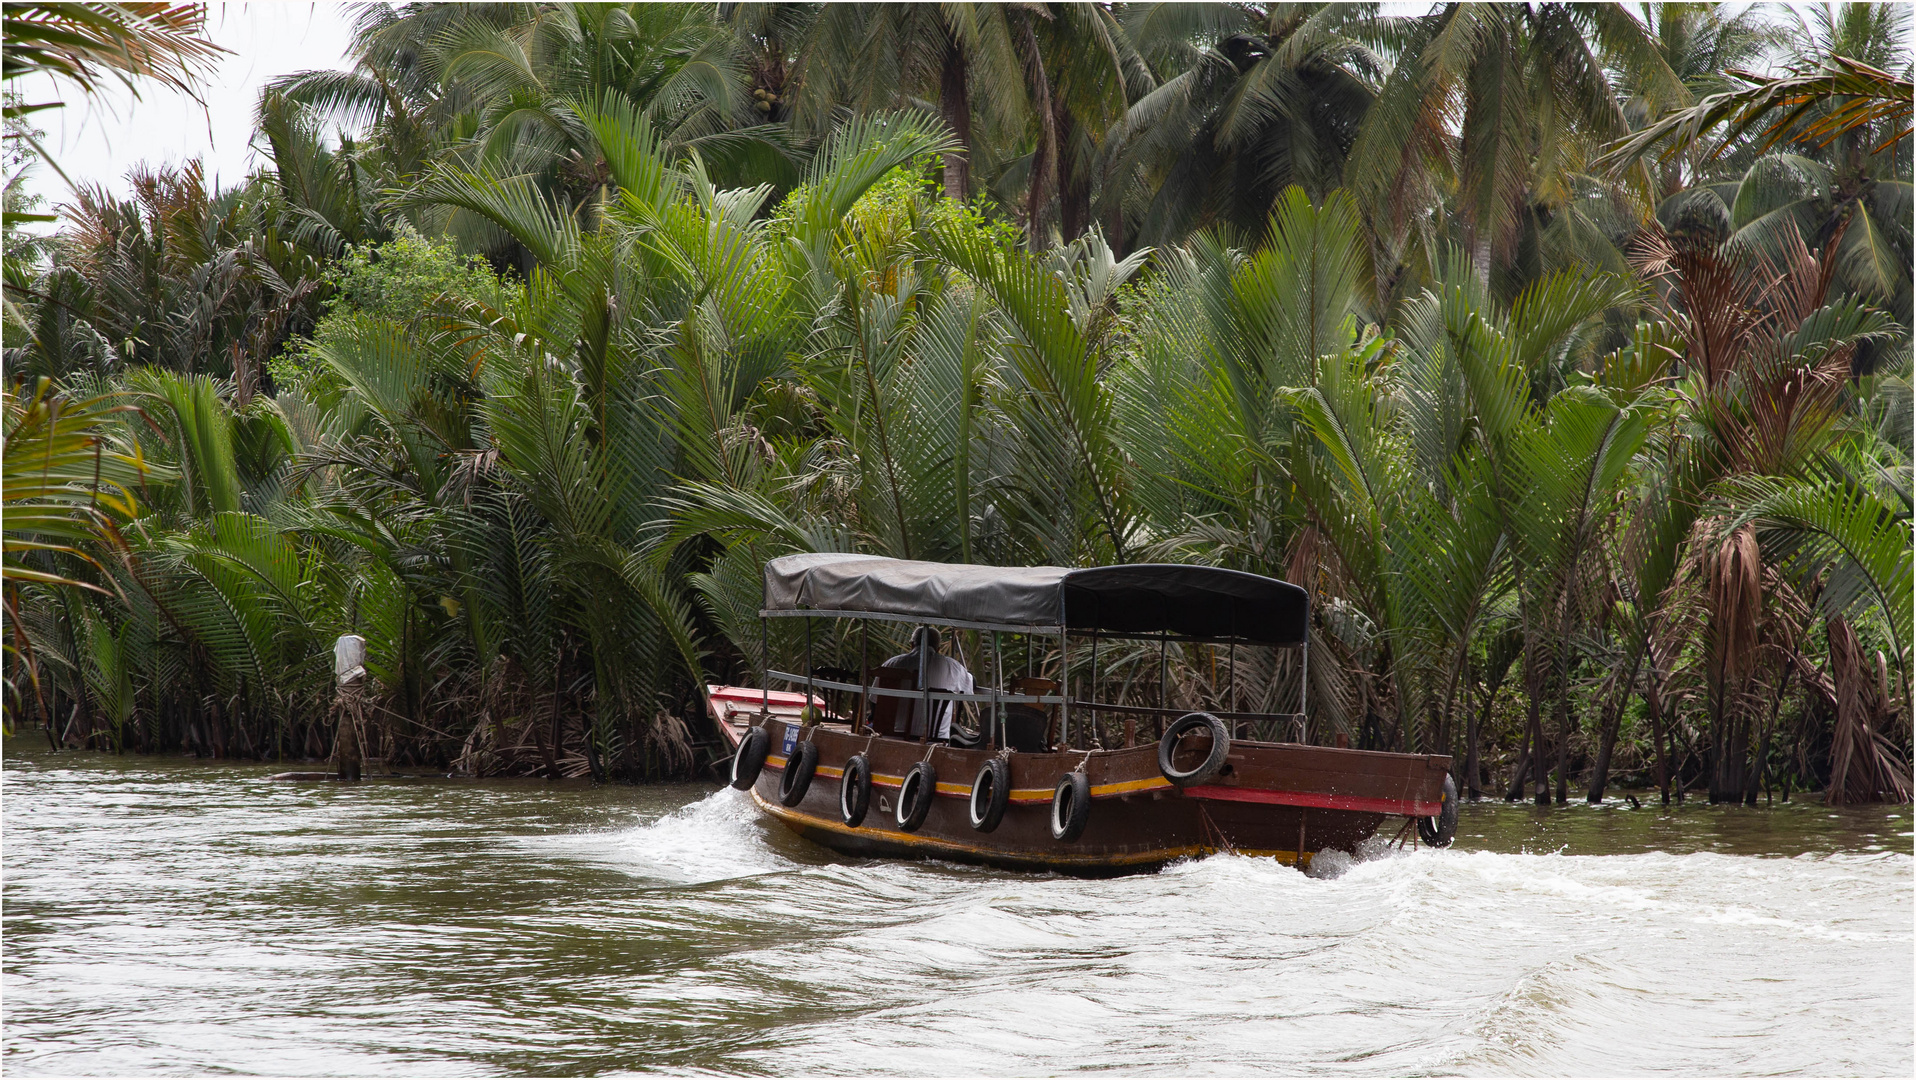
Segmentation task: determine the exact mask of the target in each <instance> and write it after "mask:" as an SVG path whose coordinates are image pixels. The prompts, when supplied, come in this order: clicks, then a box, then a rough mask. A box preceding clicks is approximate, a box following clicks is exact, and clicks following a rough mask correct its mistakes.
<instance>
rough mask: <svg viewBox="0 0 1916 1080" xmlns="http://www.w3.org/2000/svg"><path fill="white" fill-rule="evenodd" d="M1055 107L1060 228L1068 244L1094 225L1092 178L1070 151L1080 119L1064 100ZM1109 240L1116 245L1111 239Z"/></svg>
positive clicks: (1108, 240)
mask: <svg viewBox="0 0 1916 1080" xmlns="http://www.w3.org/2000/svg"><path fill="white" fill-rule="evenodd" d="M1054 109H1055V111H1056V113H1057V117H1058V119H1057V123H1056V127H1057V129H1058V228H1059V230H1060V231H1061V232H1062V233H1063V235H1064V242H1065V243H1067V244H1069V243H1071V242H1072V241H1074V240H1076V239H1077V238H1078V237H1080V236H1083V235H1084V233H1085V230H1086V229H1089V228H1090V227H1091V178H1090V177H1088V176H1085V175H1084V174H1083V173H1081V172H1080V171H1079V170H1078V169H1077V167H1076V163H1075V162H1074V160H1073V155H1072V152H1071V143H1072V139H1073V138H1074V137H1075V136H1076V135H1077V132H1078V122H1077V120H1076V119H1074V118H1073V117H1072V115H1071V110H1069V109H1067V108H1065V106H1064V102H1063V101H1059V102H1057V103H1056V105H1055V106H1054ZM1107 242H1108V243H1111V245H1112V246H1113V247H1116V246H1117V244H1116V242H1115V241H1112V240H1110V239H1109V238H1107Z"/></svg>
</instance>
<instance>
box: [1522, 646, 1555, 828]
mask: <svg viewBox="0 0 1916 1080" xmlns="http://www.w3.org/2000/svg"><path fill="white" fill-rule="evenodd" d="M1527 674H1528V678H1527V679H1526V680H1525V681H1526V682H1527V683H1528V684H1529V685H1527V686H1526V687H1525V688H1524V690H1525V696H1526V697H1527V698H1528V699H1529V700H1528V702H1527V704H1526V705H1525V706H1524V720H1525V723H1526V724H1527V725H1528V726H1529V728H1530V771H1531V780H1532V782H1533V783H1534V784H1535V791H1536V801H1537V805H1538V806H1549V805H1550V766H1549V762H1548V761H1547V760H1546V758H1545V756H1544V749H1543V703H1542V698H1543V694H1544V684H1545V683H1546V681H1547V680H1548V679H1549V677H1550V676H1549V674H1548V673H1545V674H1543V675H1541V676H1539V675H1537V674H1536V673H1535V672H1528V673H1527Z"/></svg>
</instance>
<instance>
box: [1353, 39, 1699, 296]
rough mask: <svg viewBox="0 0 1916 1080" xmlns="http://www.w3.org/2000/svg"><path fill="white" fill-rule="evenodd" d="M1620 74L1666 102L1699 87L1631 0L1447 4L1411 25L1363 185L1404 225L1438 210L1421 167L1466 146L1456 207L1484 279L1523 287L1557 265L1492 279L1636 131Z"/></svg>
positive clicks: (1372, 128)
mask: <svg viewBox="0 0 1916 1080" xmlns="http://www.w3.org/2000/svg"><path fill="white" fill-rule="evenodd" d="M1613 71H1618V72H1628V73H1630V74H1631V75H1632V76H1633V79H1634V84H1635V86H1636V87H1637V92H1638V94H1639V95H1640V96H1642V97H1644V98H1646V99H1647V100H1650V101H1652V102H1654V103H1656V104H1657V105H1659V106H1661V105H1662V104H1665V103H1675V102H1678V101H1681V100H1683V98H1684V96H1685V91H1684V89H1683V86H1682V84H1681V83H1680V82H1679V81H1678V79H1677V77H1676V75H1675V73H1673V72H1672V71H1671V70H1670V68H1669V65H1668V64H1667V63H1666V62H1665V61H1664V58H1663V57H1662V55H1661V54H1660V53H1659V51H1658V49H1657V46H1656V42H1655V40H1654V39H1653V38H1652V37H1651V35H1650V33H1649V31H1648V30H1647V28H1646V27H1645V26H1644V25H1643V24H1642V23H1640V22H1638V21H1637V20H1636V19H1635V18H1634V17H1633V16H1632V15H1631V14H1630V13H1629V12H1627V11H1625V10H1624V9H1623V8H1621V7H1618V6H1615V5H1608V4H1564V3H1541V4H1480V3H1451V4H1445V5H1443V6H1441V7H1440V8H1439V9H1437V10H1436V11H1434V12H1432V13H1431V14H1430V15H1427V16H1424V17H1422V18H1420V19H1417V20H1415V22H1414V23H1413V24H1412V25H1411V26H1409V27H1408V28H1406V29H1405V30H1404V31H1402V32H1401V35H1400V43H1399V46H1398V49H1397V63H1396V66H1395V67H1394V68H1392V70H1391V72H1390V76H1389V78H1388V79H1386V80H1385V83H1384V86H1383V89H1382V90H1381V91H1380V93H1379V95H1378V99H1377V103H1376V105H1375V106H1373V107H1372V108H1371V109H1370V111H1369V112H1368V113H1367V114H1366V118H1365V121H1364V125H1363V128H1362V130H1361V131H1360V132H1359V134H1358V137H1357V141H1356V144H1355V145H1354V146H1353V148H1352V150H1351V157H1352V162H1351V167H1350V171H1349V173H1348V175H1349V177H1350V180H1351V186H1352V188H1353V189H1354V190H1355V191H1356V192H1357V193H1358V194H1359V197H1360V199H1361V201H1362V202H1363V204H1364V205H1365V206H1366V207H1367V209H1369V210H1370V212H1371V213H1372V214H1374V215H1377V217H1378V218H1379V220H1380V221H1383V222H1386V223H1388V224H1389V226H1390V227H1391V228H1392V229H1395V230H1398V231H1400V232H1401V231H1402V230H1405V229H1408V228H1409V227H1410V225H1411V223H1412V221H1413V220H1414V219H1415V218H1416V217H1417V216H1419V214H1421V213H1423V212H1427V208H1426V207H1425V206H1424V205H1420V202H1419V198H1420V196H1421V195H1422V194H1423V193H1426V192H1429V191H1430V190H1432V189H1431V188H1430V186H1429V185H1428V183H1426V182H1422V181H1420V180H1419V179H1418V177H1419V176H1420V174H1422V173H1423V172H1424V171H1425V170H1430V171H1433V172H1436V173H1440V174H1441V173H1448V172H1450V171H1451V166H1450V165H1449V158H1450V154H1451V150H1450V148H1451V147H1452V146H1453V145H1454V147H1455V150H1454V154H1455V157H1454V160H1455V162H1456V165H1455V182H1456V197H1455V202H1454V204H1453V205H1452V207H1451V208H1450V212H1451V213H1452V214H1454V215H1455V218H1456V220H1457V222H1458V224H1459V226H1460V228H1461V232H1462V236H1463V238H1464V239H1465V240H1466V242H1467V246H1468V249H1469V251H1470V254H1471V264H1472V265H1473V266H1474V267H1475V269H1476V273H1477V276H1478V278H1479V279H1480V280H1482V281H1484V282H1486V283H1491V284H1494V285H1495V286H1496V289H1497V291H1498V293H1499V294H1500V295H1502V296H1506V297H1508V296H1514V295H1515V294H1516V293H1517V292H1518V291H1520V290H1521V289H1522V287H1523V286H1524V285H1525V284H1526V283H1528V281H1530V280H1534V279H1535V277H1536V276H1538V274H1540V273H1542V272H1547V271H1548V270H1549V269H1550V268H1549V267H1548V266H1541V267H1538V266H1534V265H1533V269H1532V271H1531V272H1530V273H1529V274H1527V275H1526V274H1524V273H1521V272H1520V273H1518V274H1517V275H1514V276H1512V275H1509V274H1505V275H1504V276H1503V277H1502V278H1501V279H1500V280H1498V281H1495V282H1492V279H1491V268H1492V265H1493V264H1495V265H1496V266H1498V267H1500V268H1503V267H1518V266H1520V265H1521V260H1520V259H1519V258H1518V255H1519V251H1520V249H1521V248H1522V247H1523V246H1524V245H1525V244H1527V243H1534V242H1535V240H1536V238H1537V237H1539V236H1540V235H1542V234H1544V233H1547V232H1548V231H1549V230H1550V229H1551V227H1552V225H1553V222H1554V221H1555V219H1556V218H1557V217H1558V216H1559V215H1561V214H1563V213H1565V211H1566V209H1567V208H1569V207H1571V205H1572V203H1573V201H1574V200H1575V198H1576V197H1577V195H1578V193H1579V190H1580V180H1579V176H1580V175H1581V174H1583V173H1585V172H1586V167H1585V164H1584V163H1585V162H1586V161H1587V160H1588V157H1589V156H1593V155H1594V148H1595V147H1596V146H1598V145H1600V144H1603V143H1607V142H1609V141H1611V140H1613V139H1616V138H1617V137H1619V136H1621V135H1623V134H1625V133H1626V132H1627V131H1628V121H1627V118H1626V116H1625V113H1624V110H1623V106H1622V104H1621V102H1620V100H1619V96H1618V94H1617V92H1616V87H1615V85H1614V84H1613V82H1612V78H1611V74H1610V73H1611V72H1613ZM1453 121H1454V123H1455V131H1456V136H1455V138H1454V139H1453V137H1452V135H1451V130H1452V128H1451V127H1450V124H1451V123H1452V122H1453ZM1580 231H1582V232H1584V233H1586V234H1587V233H1589V232H1590V230H1589V229H1582V230H1580ZM1620 268H1621V267H1617V269H1620Z"/></svg>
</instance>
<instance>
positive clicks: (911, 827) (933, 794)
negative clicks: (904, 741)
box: [898, 761, 938, 832]
mask: <svg viewBox="0 0 1916 1080" xmlns="http://www.w3.org/2000/svg"><path fill="white" fill-rule="evenodd" d="M937 797H938V770H937V769H934V768H932V767H931V762H929V761H921V762H919V763H918V764H916V765H913V766H912V767H911V768H910V770H908V771H907V772H906V773H905V779H904V780H903V781H901V782H900V783H899V785H898V827H899V828H901V829H903V830H905V831H906V832H917V831H918V827H919V826H920V825H923V824H924V823H925V815H926V814H929V813H931V800H933V799H935V798H937Z"/></svg>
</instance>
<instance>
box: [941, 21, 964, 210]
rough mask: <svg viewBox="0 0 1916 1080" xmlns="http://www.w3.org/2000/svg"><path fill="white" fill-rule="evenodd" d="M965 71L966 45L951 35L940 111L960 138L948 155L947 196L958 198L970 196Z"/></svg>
mask: <svg viewBox="0 0 1916 1080" xmlns="http://www.w3.org/2000/svg"><path fill="white" fill-rule="evenodd" d="M965 74H966V72H965V49H964V46H963V45H961V44H959V43H958V41H957V39H956V38H951V39H948V40H947V42H946V44H945V62H944V66H943V68H942V69H941V70H940V71H939V73H938V111H939V115H941V116H943V117H944V120H945V126H947V127H949V128H951V133H952V135H953V136H955V137H956V138H957V140H958V149H956V150H954V151H952V152H951V153H949V154H946V155H945V197H946V198H950V199H956V200H957V201H959V202H966V201H968V200H970V198H971V93H970V91H969V89H968V88H967V86H966V80H965Z"/></svg>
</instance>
